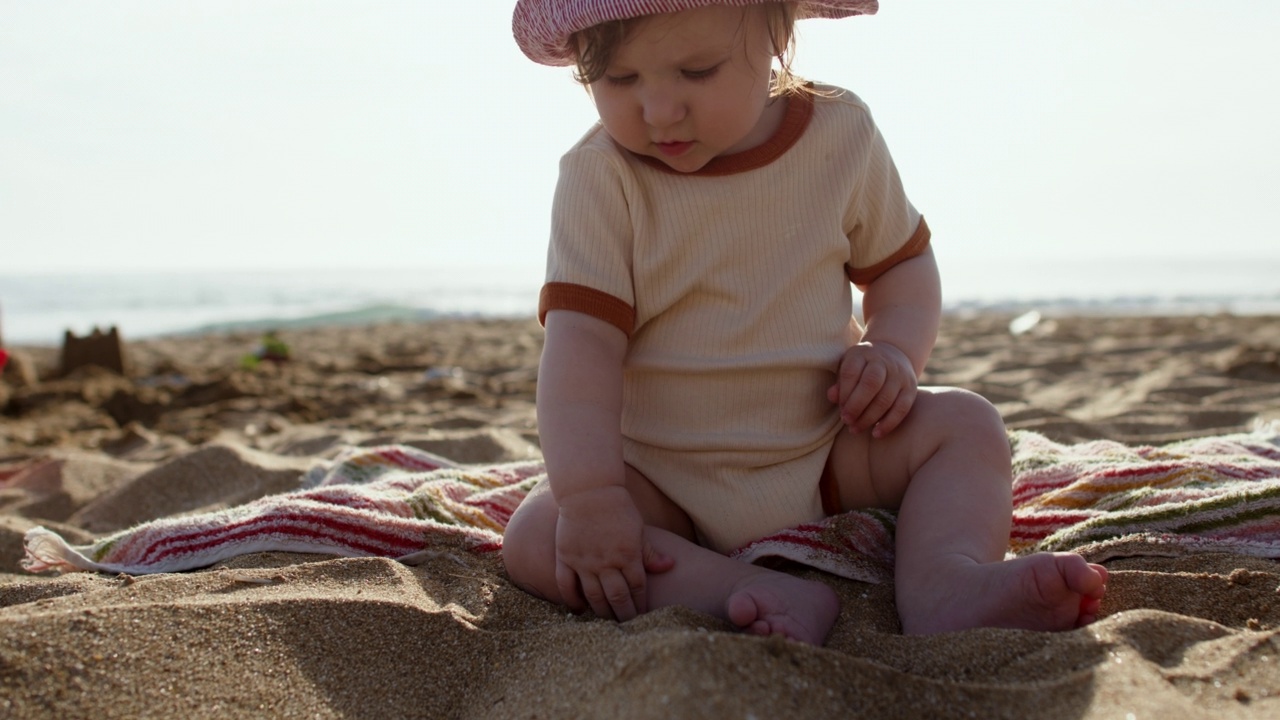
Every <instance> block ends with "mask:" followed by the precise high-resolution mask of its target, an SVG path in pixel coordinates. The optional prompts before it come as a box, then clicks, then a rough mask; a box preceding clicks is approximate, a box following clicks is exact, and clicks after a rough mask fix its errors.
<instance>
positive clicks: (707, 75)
mask: <svg viewBox="0 0 1280 720" xmlns="http://www.w3.org/2000/svg"><path fill="white" fill-rule="evenodd" d="M719 71H720V66H719V65H712V66H711V67H709V68H703V69H702V70H685V71H683V73H682V74H683V75H684V76H685V78H687V79H689V80H709V79H711V78H712V77H713V76H714V75H715V74H716V73H717V72H719Z"/></svg>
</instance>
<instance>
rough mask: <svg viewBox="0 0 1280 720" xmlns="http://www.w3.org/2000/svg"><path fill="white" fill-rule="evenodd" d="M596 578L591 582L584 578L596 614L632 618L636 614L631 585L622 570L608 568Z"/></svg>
mask: <svg viewBox="0 0 1280 720" xmlns="http://www.w3.org/2000/svg"><path fill="white" fill-rule="evenodd" d="M595 580H596V582H595V583H590V584H588V583H589V581H586V580H584V583H583V592H584V593H585V594H586V596H587V602H589V603H590V604H591V609H592V610H593V611H595V614H596V615H598V616H600V617H602V618H615V619H617V620H630V619H631V618H633V617H635V616H636V604H635V601H634V600H633V599H632V594H631V593H632V590H631V586H630V584H629V583H628V582H627V579H626V578H625V577H623V575H622V573H621V572H620V571H618V570H612V569H611V570H606V571H604V572H603V573H601V574H600V575H599V576H598V577H597V578H595ZM588 587H589V588H590V589H588ZM641 592H643V590H642V591H641Z"/></svg>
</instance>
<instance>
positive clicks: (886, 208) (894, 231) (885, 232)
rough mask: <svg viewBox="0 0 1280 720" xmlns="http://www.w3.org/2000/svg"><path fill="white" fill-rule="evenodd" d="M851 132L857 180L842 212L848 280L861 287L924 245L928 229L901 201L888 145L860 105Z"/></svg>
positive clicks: (903, 193) (898, 179)
mask: <svg viewBox="0 0 1280 720" xmlns="http://www.w3.org/2000/svg"><path fill="white" fill-rule="evenodd" d="M856 132H857V133H858V135H859V136H860V138H861V139H862V143H861V144H862V150H863V152H862V153H861V154H860V160H861V161H862V169H861V173H860V174H861V177H860V179H859V182H858V184H857V186H856V187H857V191H856V192H855V193H854V195H853V197H852V198H850V203H849V206H848V208H847V209H846V211H845V218H844V230H845V234H846V235H847V236H848V238H849V258H850V260H849V265H848V267H847V268H846V270H847V272H848V275H849V279H850V280H851V281H853V282H854V283H855V284H857V285H867V284H869V283H871V282H872V281H873V280H875V279H876V278H877V277H879V276H880V275H881V274H883V273H884V272H885V271H887V270H889V269H890V268H892V267H893V266H894V265H897V264H898V263H899V262H902V261H903V260H907V259H909V258H912V257H915V256H916V255H919V254H921V253H923V252H924V251H925V250H927V249H928V247H929V239H930V233H929V227H928V225H926V224H925V222H924V218H922V217H921V216H920V213H919V212H918V211H917V210H916V209H915V207H914V206H912V204H911V202H910V201H909V200H908V199H907V194H906V191H905V190H904V189H903V186H902V178H901V177H900V176H899V174H898V168H897V166H896V165H895V164H894V162H893V158H892V157H891V156H890V154H889V147H888V145H887V144H886V143H885V141H884V137H883V136H882V135H881V134H880V130H879V128H877V127H876V125H875V123H874V121H872V119H871V114H870V112H868V111H867V110H866V109H865V106H863V107H862V112H861V113H860V117H859V119H858V122H857V130H856Z"/></svg>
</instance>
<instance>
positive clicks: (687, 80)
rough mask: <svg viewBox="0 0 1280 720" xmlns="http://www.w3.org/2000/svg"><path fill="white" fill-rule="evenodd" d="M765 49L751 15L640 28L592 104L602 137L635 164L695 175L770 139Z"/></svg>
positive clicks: (707, 13) (699, 15)
mask: <svg viewBox="0 0 1280 720" xmlns="http://www.w3.org/2000/svg"><path fill="white" fill-rule="evenodd" d="M773 54H774V53H773V43H772V42H771V40H770V38H769V31H768V28H767V27H766V24H765V20H764V17H763V11H761V10H760V9H759V8H758V7H750V8H738V7H729V6H726V5H709V6H707V7H703V8H698V9H695V10H686V11H684V12H679V13H668V14H665V15H655V16H652V17H650V18H648V19H646V20H645V21H643V22H642V23H641V24H640V25H639V26H638V27H637V28H635V30H634V32H633V33H632V34H631V36H630V37H629V38H627V40H626V41H625V42H623V43H622V45H620V46H619V47H618V49H617V52H616V53H615V54H614V57H613V62H612V63H611V64H610V65H609V68H608V70H607V71H606V72H605V74H604V76H603V77H601V78H600V79H599V80H597V81H595V82H593V83H591V95H592V97H593V98H594V100H595V103H596V110H597V111H598V112H599V113H600V120H601V122H602V123H603V124H604V128H605V130H606V131H608V133H609V135H610V136H612V137H613V139H614V140H615V141H617V142H618V143H619V144H620V145H622V146H623V147H625V148H626V149H628V150H630V151H631V152H633V153H636V154H638V155H647V156H649V157H653V158H657V159H658V160H661V161H662V162H664V163H666V164H667V165H668V166H670V167H671V168H672V169H674V170H678V171H680V172H693V171H695V170H698V169H700V168H702V166H704V165H706V164H707V162H708V161H710V160H711V159H712V158H714V157H717V156H719V155H727V154H730V153H735V152H740V151H742V150H749V149H751V148H753V147H755V146H757V145H760V144H761V143H763V142H764V141H766V140H768V139H769V136H770V134H771V133H772V131H773V129H774V127H775V126H776V121H777V119H778V118H779V117H780V116H781V114H782V112H783V111H784V107H783V103H780V102H779V103H773V104H770V103H769V72H770V64H771V61H772V56H773Z"/></svg>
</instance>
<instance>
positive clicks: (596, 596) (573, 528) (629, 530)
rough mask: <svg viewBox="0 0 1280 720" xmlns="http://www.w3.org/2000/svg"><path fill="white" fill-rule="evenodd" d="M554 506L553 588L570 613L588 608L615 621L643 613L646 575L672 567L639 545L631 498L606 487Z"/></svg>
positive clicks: (636, 515)
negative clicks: (557, 515) (557, 508)
mask: <svg viewBox="0 0 1280 720" xmlns="http://www.w3.org/2000/svg"><path fill="white" fill-rule="evenodd" d="M557 501H558V503H559V505H560V518H559V521H558V522H557V523H556V585H557V586H558V588H559V590H560V597H561V598H563V599H564V602H565V604H566V605H568V606H569V609H570V610H573V611H574V612H581V611H583V610H585V609H586V608H587V607H588V606H590V608H591V609H592V610H593V611H594V612H595V614H596V615H598V616H600V617H602V618H616V619H618V620H630V619H631V618H633V617H635V616H636V615H637V614H640V613H644V612H647V611H648V601H647V599H646V597H647V596H646V591H645V581H646V578H645V573H646V571H647V572H654V573H659V572H666V571H667V570H670V569H671V568H672V567H673V566H674V565H675V563H674V561H673V560H671V558H669V557H667V556H665V555H661V554H659V553H657V552H656V551H655V550H653V549H652V548H650V547H649V546H648V545H647V544H646V543H645V542H644V538H643V533H644V520H643V519H642V518H641V517H640V511H639V510H637V509H636V506H635V503H634V502H633V501H632V500H631V495H630V493H628V492H627V490H626V489H625V488H623V487H621V486H617V485H611V486H608V487H602V488H595V489H591V490H583V491H580V492H577V493H574V494H572V495H569V496H568V497H565V498H557ZM584 598H585V601H584Z"/></svg>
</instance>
